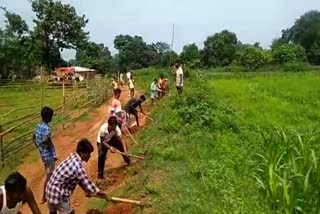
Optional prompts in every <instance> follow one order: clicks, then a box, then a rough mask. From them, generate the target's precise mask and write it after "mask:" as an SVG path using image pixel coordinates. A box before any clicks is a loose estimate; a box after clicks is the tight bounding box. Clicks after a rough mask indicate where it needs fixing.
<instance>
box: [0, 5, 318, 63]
mask: <svg viewBox="0 0 320 214" xmlns="http://www.w3.org/2000/svg"><path fill="white" fill-rule="evenodd" d="M62 2H64V3H68V4H72V5H73V6H74V7H75V8H76V10H77V12H78V14H85V15H86V16H87V18H89V23H88V25H87V27H86V28H87V30H88V31H89V32H90V39H91V40H92V41H94V42H98V43H104V44H106V45H107V46H108V47H109V48H110V50H111V51H112V53H114V52H115V50H114V48H113V39H114V37H115V36H116V35H118V34H129V35H140V36H142V37H143V39H144V40H145V41H146V42H148V43H152V42H157V41H163V42H167V43H169V44H170V43H171V34H172V25H173V24H175V40H174V50H175V51H177V52H180V51H181V50H182V47H183V45H185V44H188V43H194V42H195V43H196V44H197V45H198V46H199V47H200V48H201V47H203V41H204V40H205V39H206V38H207V36H208V35H211V34H214V33H215V32H219V31H221V30H223V29H228V30H231V31H233V32H235V33H236V34H237V36H238V39H240V40H241V41H242V42H244V43H254V42H260V43H261V45H262V46H263V47H266V48H267V47H269V45H270V43H271V41H272V39H273V38H275V37H279V36H280V34H281V30H282V29H284V28H288V27H290V26H292V25H293V23H294V21H295V20H296V19H297V18H298V17H299V16H301V15H302V14H303V13H305V12H306V11H308V10H312V9H313V10H314V9H316V10H320V0H62ZM0 5H1V6H5V7H7V9H8V10H10V11H14V12H15V13H18V14H20V15H21V16H22V17H23V18H24V19H25V20H26V21H27V22H28V24H32V17H34V15H33V13H32V10H31V6H30V3H29V1H28V0H0ZM3 22H4V17H3V12H1V13H0V26H3ZM73 55H74V54H73V53H72V52H67V53H64V54H63V56H64V58H66V59H70V58H72V57H73Z"/></svg>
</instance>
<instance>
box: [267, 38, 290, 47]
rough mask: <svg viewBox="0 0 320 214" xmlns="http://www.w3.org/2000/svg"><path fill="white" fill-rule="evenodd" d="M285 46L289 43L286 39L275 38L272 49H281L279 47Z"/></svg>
mask: <svg viewBox="0 0 320 214" xmlns="http://www.w3.org/2000/svg"><path fill="white" fill-rule="evenodd" d="M283 44H288V41H286V40H285V39H283V38H281V37H280V38H275V39H273V40H272V42H271V46H270V47H271V49H275V48H277V47H279V46H281V45H283Z"/></svg>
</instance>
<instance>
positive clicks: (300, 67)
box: [282, 62, 310, 72]
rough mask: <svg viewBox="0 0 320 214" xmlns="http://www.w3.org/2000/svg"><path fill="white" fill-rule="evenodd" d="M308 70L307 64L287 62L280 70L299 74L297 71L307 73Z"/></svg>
mask: <svg viewBox="0 0 320 214" xmlns="http://www.w3.org/2000/svg"><path fill="white" fill-rule="evenodd" d="M309 69H310V66H309V65H308V64H307V63H303V62H289V63H285V64H284V65H283V66H282V70H283V71H285V72H299V71H307V70H309Z"/></svg>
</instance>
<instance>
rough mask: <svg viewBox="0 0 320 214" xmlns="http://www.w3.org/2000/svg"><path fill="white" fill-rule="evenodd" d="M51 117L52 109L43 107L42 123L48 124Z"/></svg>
mask: <svg viewBox="0 0 320 214" xmlns="http://www.w3.org/2000/svg"><path fill="white" fill-rule="evenodd" d="M52 116H53V110H52V108H50V107H47V106H45V107H43V108H42V109H41V118H42V120H43V121H45V122H49V120H50V119H51V118H52Z"/></svg>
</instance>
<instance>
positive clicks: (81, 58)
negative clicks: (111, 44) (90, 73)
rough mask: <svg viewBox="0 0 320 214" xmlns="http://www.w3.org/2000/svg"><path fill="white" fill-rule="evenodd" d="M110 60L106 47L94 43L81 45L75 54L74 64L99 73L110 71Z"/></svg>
mask: <svg viewBox="0 0 320 214" xmlns="http://www.w3.org/2000/svg"><path fill="white" fill-rule="evenodd" d="M111 59H112V57H111V53H110V51H109V49H108V47H105V46H104V44H96V43H94V42H88V43H87V44H86V45H83V46H82V47H81V48H79V49H78V50H77V53H76V62H77V63H78V64H79V65H81V66H84V67H89V68H93V69H96V70H97V71H98V72H100V73H106V72H107V71H110V68H111Z"/></svg>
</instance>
